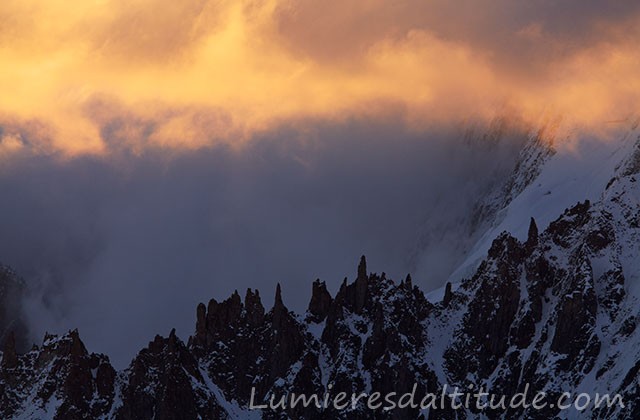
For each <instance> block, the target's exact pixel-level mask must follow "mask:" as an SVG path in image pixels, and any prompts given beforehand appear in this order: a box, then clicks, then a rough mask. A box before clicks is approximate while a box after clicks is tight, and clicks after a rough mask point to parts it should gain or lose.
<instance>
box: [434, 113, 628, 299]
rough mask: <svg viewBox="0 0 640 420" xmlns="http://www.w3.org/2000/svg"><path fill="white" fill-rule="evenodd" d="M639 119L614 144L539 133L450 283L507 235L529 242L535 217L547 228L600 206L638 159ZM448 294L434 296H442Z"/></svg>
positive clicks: (491, 200) (619, 128)
mask: <svg viewBox="0 0 640 420" xmlns="http://www.w3.org/2000/svg"><path fill="white" fill-rule="evenodd" d="M639 122H640V120H639V119H635V120H633V119H629V120H625V121H624V122H618V123H617V124H616V127H614V128H613V129H612V130H611V131H613V133H614V134H609V135H608V139H606V140H605V139H603V138H602V136H590V135H588V134H586V135H585V134H581V135H575V137H573V138H564V139H557V138H556V137H555V136H553V135H551V136H550V135H546V134H545V133H544V132H538V133H537V134H536V135H535V136H532V137H531V139H530V142H529V143H528V144H527V145H526V146H525V147H524V148H523V150H522V151H521V153H520V157H519V163H518V165H517V166H516V168H515V170H514V172H513V174H512V175H511V177H510V178H509V179H508V180H506V182H505V184H504V185H503V186H502V187H501V188H499V189H498V190H497V191H495V192H494V194H493V195H492V196H490V197H487V199H485V200H484V201H483V202H482V203H481V204H480V206H479V207H480V208H490V209H492V212H487V213H490V214H489V215H487V217H486V219H487V220H488V222H489V224H488V226H487V228H486V230H485V232H484V233H483V234H482V235H480V238H479V239H478V241H477V242H476V244H475V245H474V246H473V247H472V248H471V249H470V251H469V252H468V254H467V256H466V258H465V260H464V262H463V263H462V264H460V266H459V267H458V269H457V270H455V271H454V272H453V273H452V274H451V276H450V278H449V281H450V282H452V283H453V284H454V288H455V287H456V283H457V282H459V281H460V280H461V279H462V278H464V277H468V276H470V275H472V274H473V272H474V271H475V269H476V268H477V267H478V264H479V263H480V261H481V260H482V259H483V258H484V256H485V255H486V252H487V250H488V249H489V247H490V246H491V242H492V241H493V239H494V238H496V237H497V236H498V235H499V234H500V233H501V232H504V231H507V232H510V233H511V234H512V235H514V236H515V237H516V238H519V239H524V238H525V237H526V234H527V228H528V226H529V218H530V217H533V218H535V219H536V221H537V222H538V225H539V226H541V227H545V226H547V225H548V224H549V223H550V222H551V221H552V220H554V219H555V218H556V217H557V216H558V215H559V214H561V213H562V211H563V210H564V209H566V208H568V207H570V206H572V205H574V204H575V203H577V202H579V201H583V200H590V201H592V202H594V201H598V200H599V199H600V198H601V196H602V194H603V192H604V190H605V187H606V186H607V184H608V183H609V182H610V181H611V179H612V178H613V177H615V176H616V171H617V168H618V167H619V166H620V165H622V164H623V163H624V162H625V161H626V160H627V159H628V157H629V156H630V155H631V154H633V152H634V148H635V147H636V143H637V141H638V139H639V138H640V137H639V136H640V128H639ZM443 291H444V288H443V289H440V290H437V291H434V292H433V293H432V294H430V297H431V296H433V298H434V299H438V298H440V297H441V296H442V293H443Z"/></svg>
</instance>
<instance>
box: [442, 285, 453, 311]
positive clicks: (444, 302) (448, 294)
mask: <svg viewBox="0 0 640 420" xmlns="http://www.w3.org/2000/svg"><path fill="white" fill-rule="evenodd" d="M451 297H452V296H451V282H447V285H446V286H445V288H444V297H443V298H442V306H444V307H445V308H446V307H447V306H449V302H451Z"/></svg>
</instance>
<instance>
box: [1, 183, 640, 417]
mask: <svg viewBox="0 0 640 420" xmlns="http://www.w3.org/2000/svg"><path fill="white" fill-rule="evenodd" d="M620 194H622V192H620ZM619 198H620V197H618V199H616V193H615V191H613V192H612V194H611V199H610V200H608V201H607V202H603V203H599V204H598V205H595V206H594V205H592V204H591V203H589V202H584V203H579V204H577V205H575V206H574V207H572V208H570V209H568V210H566V211H565V212H564V214H563V215H561V216H560V217H559V218H558V219H557V220H556V221H554V222H552V223H551V224H550V225H549V226H548V227H547V228H546V229H545V230H544V231H543V232H542V233H539V232H538V227H537V226H536V223H535V221H534V220H531V227H530V229H529V236H528V238H527V239H526V241H524V242H520V241H518V240H517V239H516V238H514V237H512V236H511V235H509V234H508V233H506V232H505V233H503V234H501V235H500V236H499V237H498V238H496V239H495V240H494V241H493V244H492V246H491V248H490V250H489V252H488V255H487V257H486V259H485V260H484V261H483V262H482V263H481V264H480V266H479V267H478V269H477V271H476V273H475V274H474V275H473V276H472V277H470V278H468V279H466V280H464V281H462V283H460V284H459V285H454V287H452V286H451V285H447V287H446V288H445V289H444V293H443V294H442V297H441V298H438V299H431V300H428V299H427V298H426V297H425V295H424V294H423V292H422V291H421V290H420V289H419V288H418V287H417V286H415V285H413V283H412V280H411V277H409V276H408V277H407V278H406V279H405V280H404V281H401V282H399V283H397V282H393V281H392V280H390V279H387V278H386V277H385V275H384V273H383V274H381V275H378V274H373V273H369V272H368V271H367V267H366V261H365V258H364V257H362V259H361V261H360V264H359V266H358V269H357V274H356V278H355V280H354V281H352V282H348V281H347V279H345V281H344V282H343V283H342V285H341V287H340V289H339V291H338V292H337V294H336V295H335V296H331V294H330V293H329V291H328V290H327V288H326V285H325V283H324V282H321V281H319V280H316V281H315V282H313V283H312V285H311V300H310V303H309V307H308V310H307V312H306V313H304V314H302V315H296V314H294V313H292V312H290V311H289V310H288V309H287V307H286V305H285V303H284V300H283V293H282V291H281V290H280V286H279V285H278V287H277V290H276V297H275V302H274V304H273V306H272V307H271V309H269V310H268V311H267V310H266V309H265V307H264V306H263V303H262V301H261V299H260V295H259V293H258V291H257V290H255V291H254V290H247V291H246V294H245V296H244V298H242V297H241V296H240V295H239V294H238V293H237V292H236V293H234V294H233V295H232V296H231V297H230V298H228V299H227V300H225V301H222V302H218V301H216V300H214V299H212V300H210V301H209V303H208V304H207V305H204V304H200V305H198V307H197V309H196V325H195V332H194V334H193V336H191V337H190V338H189V340H188V342H187V343H184V342H182V341H181V340H180V339H179V338H178V337H177V336H176V335H175V332H174V331H172V332H171V333H170V334H169V336H168V337H161V336H156V337H155V339H154V340H153V341H151V342H150V343H149V345H148V347H146V348H145V349H143V350H141V351H140V352H139V354H138V355H137V357H136V358H135V359H134V360H133V361H132V362H131V364H130V366H129V367H128V368H127V369H125V370H124V371H122V372H116V371H115V370H114V368H113V367H112V366H111V365H110V363H109V359H108V358H107V357H106V356H104V355H99V354H91V353H88V352H87V350H86V348H85V346H84V345H83V344H82V341H81V340H80V337H79V335H78V332H77V331H71V332H69V333H67V334H65V335H63V336H51V335H47V336H45V338H44V342H43V343H42V345H41V346H34V348H33V349H32V350H30V351H28V352H26V353H23V354H19V352H17V351H16V349H15V339H14V337H13V335H12V334H7V337H6V339H5V345H4V349H3V353H2V361H1V363H0V391H1V392H0V417H2V418H16V417H19V418H56V419H85V418H115V419H153V418H155V419H196V418H202V419H219V418H247V417H249V416H250V415H254V416H255V415H256V414H258V417H259V415H260V413H261V414H262V416H263V418H294V419H333V418H345V419H346V418H348V419H358V418H363V419H364V418H393V419H404V418H407V419H409V418H410V419H413V418H419V417H420V416H422V418H429V419H438V418H470V417H477V416H479V415H480V414H483V415H485V416H487V417H489V418H519V417H522V416H524V417H530V418H550V417H553V416H555V415H562V413H559V411H558V409H557V408H550V407H548V408H547V409H546V410H543V411H535V410H533V409H532V408H528V409H524V408H518V409H515V410H510V411H506V412H505V411H490V410H485V411H483V412H482V413H481V412H480V411H479V410H477V409H475V408H473V407H472V408H471V409H468V410H458V411H454V410H451V409H449V410H446V409H439V410H432V411H431V412H428V411H423V412H420V411H419V410H418V409H415V408H411V407H407V408H403V409H399V408H398V409H394V410H391V411H386V412H385V411H382V410H377V411H371V410H369V409H367V408H366V407H364V406H358V407H356V408H355V409H351V408H349V409H348V410H345V411H336V410H335V409H334V408H329V409H326V410H325V409H318V408H316V407H314V406H311V407H306V408H304V407H302V406H301V405H299V406H296V407H295V408H287V409H286V410H264V411H261V412H258V411H251V410H249V409H248V406H249V403H250V399H251V392H252V389H254V390H255V391H254V392H255V395H254V398H255V399H254V403H255V404H262V403H264V402H265V401H268V400H269V398H270V395H286V394H287V393H290V392H294V393H297V394H300V393H305V394H313V393H317V394H321V395H322V394H323V393H325V392H327V391H328V390H329V388H328V387H329V386H331V387H332V388H331V390H330V391H331V393H332V394H334V395H335V394H336V393H338V392H340V391H345V392H347V393H349V394H351V393H353V392H356V393H360V392H365V393H370V392H373V391H378V392H381V393H383V394H385V393H388V392H397V393H398V394H400V393H405V392H410V391H411V390H412V387H413V384H417V393H418V394H420V395H422V394H424V393H426V392H434V393H438V392H439V390H440V389H441V387H442V385H444V384H448V385H449V386H454V385H458V386H461V387H465V386H468V385H469V384H474V385H475V386H476V387H479V386H480V385H482V386H483V387H484V389H486V390H487V391H488V392H493V393H498V394H504V395H513V394H514V393H516V392H521V391H522V390H523V389H524V387H525V386H526V385H527V384H528V385H529V387H530V391H529V392H534V391H537V390H544V391H545V392H547V393H549V394H550V395H551V396H558V395H559V394H560V392H562V391H569V392H578V391H577V390H578V389H581V390H584V387H585V386H587V385H588V386H590V387H591V388H590V389H589V391H590V392H596V391H599V392H601V393H604V392H609V393H620V394H622V396H623V397H624V402H625V405H626V406H625V407H624V408H620V407H613V408H611V409H607V408H599V409H589V410H587V411H586V412H584V413H582V414H583V415H584V416H585V417H593V418H628V419H634V418H640V382H639V379H638V378H639V376H638V371H639V370H640V357H639V356H638V355H637V347H638V345H637V344H638V343H639V342H640V340H639V335H638V330H637V328H636V325H637V321H638V315H637V313H638V309H637V304H636V301H635V298H633V296H632V295H630V294H628V293H627V292H626V291H625V290H626V287H627V286H628V285H626V282H627V279H626V277H625V274H624V273H623V270H622V269H621V262H620V258H622V257H621V256H620V254H619V249H620V241H621V240H629V238H630V237H631V236H629V235H630V234H631V233H633V232H636V231H637V230H638V213H637V209H633V208H631V209H629V208H627V207H625V206H626V205H625V204H624V200H621V199H619ZM615 206H618V207H617V208H615ZM625 211H626V212H627V213H625V214H626V216H623V217H614V216H613V214H614V212H618V213H617V214H620V212H622V213H624V212H625ZM627 216H628V217H627ZM617 232H625V234H624V235H623V236H624V238H623V237H618V235H617ZM630 232H631V233H630ZM633 234H635V233H633ZM596 263H597V270H596V269H594V266H595V265H596ZM581 392H582V391H581ZM573 414H576V413H575V412H574V413H573Z"/></svg>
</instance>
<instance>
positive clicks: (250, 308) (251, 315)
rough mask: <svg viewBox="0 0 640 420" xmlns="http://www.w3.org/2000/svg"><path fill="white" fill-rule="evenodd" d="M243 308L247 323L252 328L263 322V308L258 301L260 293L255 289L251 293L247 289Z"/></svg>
mask: <svg viewBox="0 0 640 420" xmlns="http://www.w3.org/2000/svg"><path fill="white" fill-rule="evenodd" d="M244 307H245V310H246V316H247V323H248V324H249V325H250V326H252V327H257V326H259V325H261V324H262V322H263V321H264V306H262V302H261V301H260V292H258V289H256V291H255V292H253V291H252V290H251V289H247V294H246V295H245V297H244Z"/></svg>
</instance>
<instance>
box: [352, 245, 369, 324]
mask: <svg viewBox="0 0 640 420" xmlns="http://www.w3.org/2000/svg"><path fill="white" fill-rule="evenodd" d="M368 285H369V277H368V275H367V259H366V258H365V256H364V255H363V256H362V257H361V258H360V264H358V278H356V282H355V289H356V290H355V308H354V309H355V312H356V313H361V312H362V310H363V309H364V307H365V304H366V301H367V288H368Z"/></svg>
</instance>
